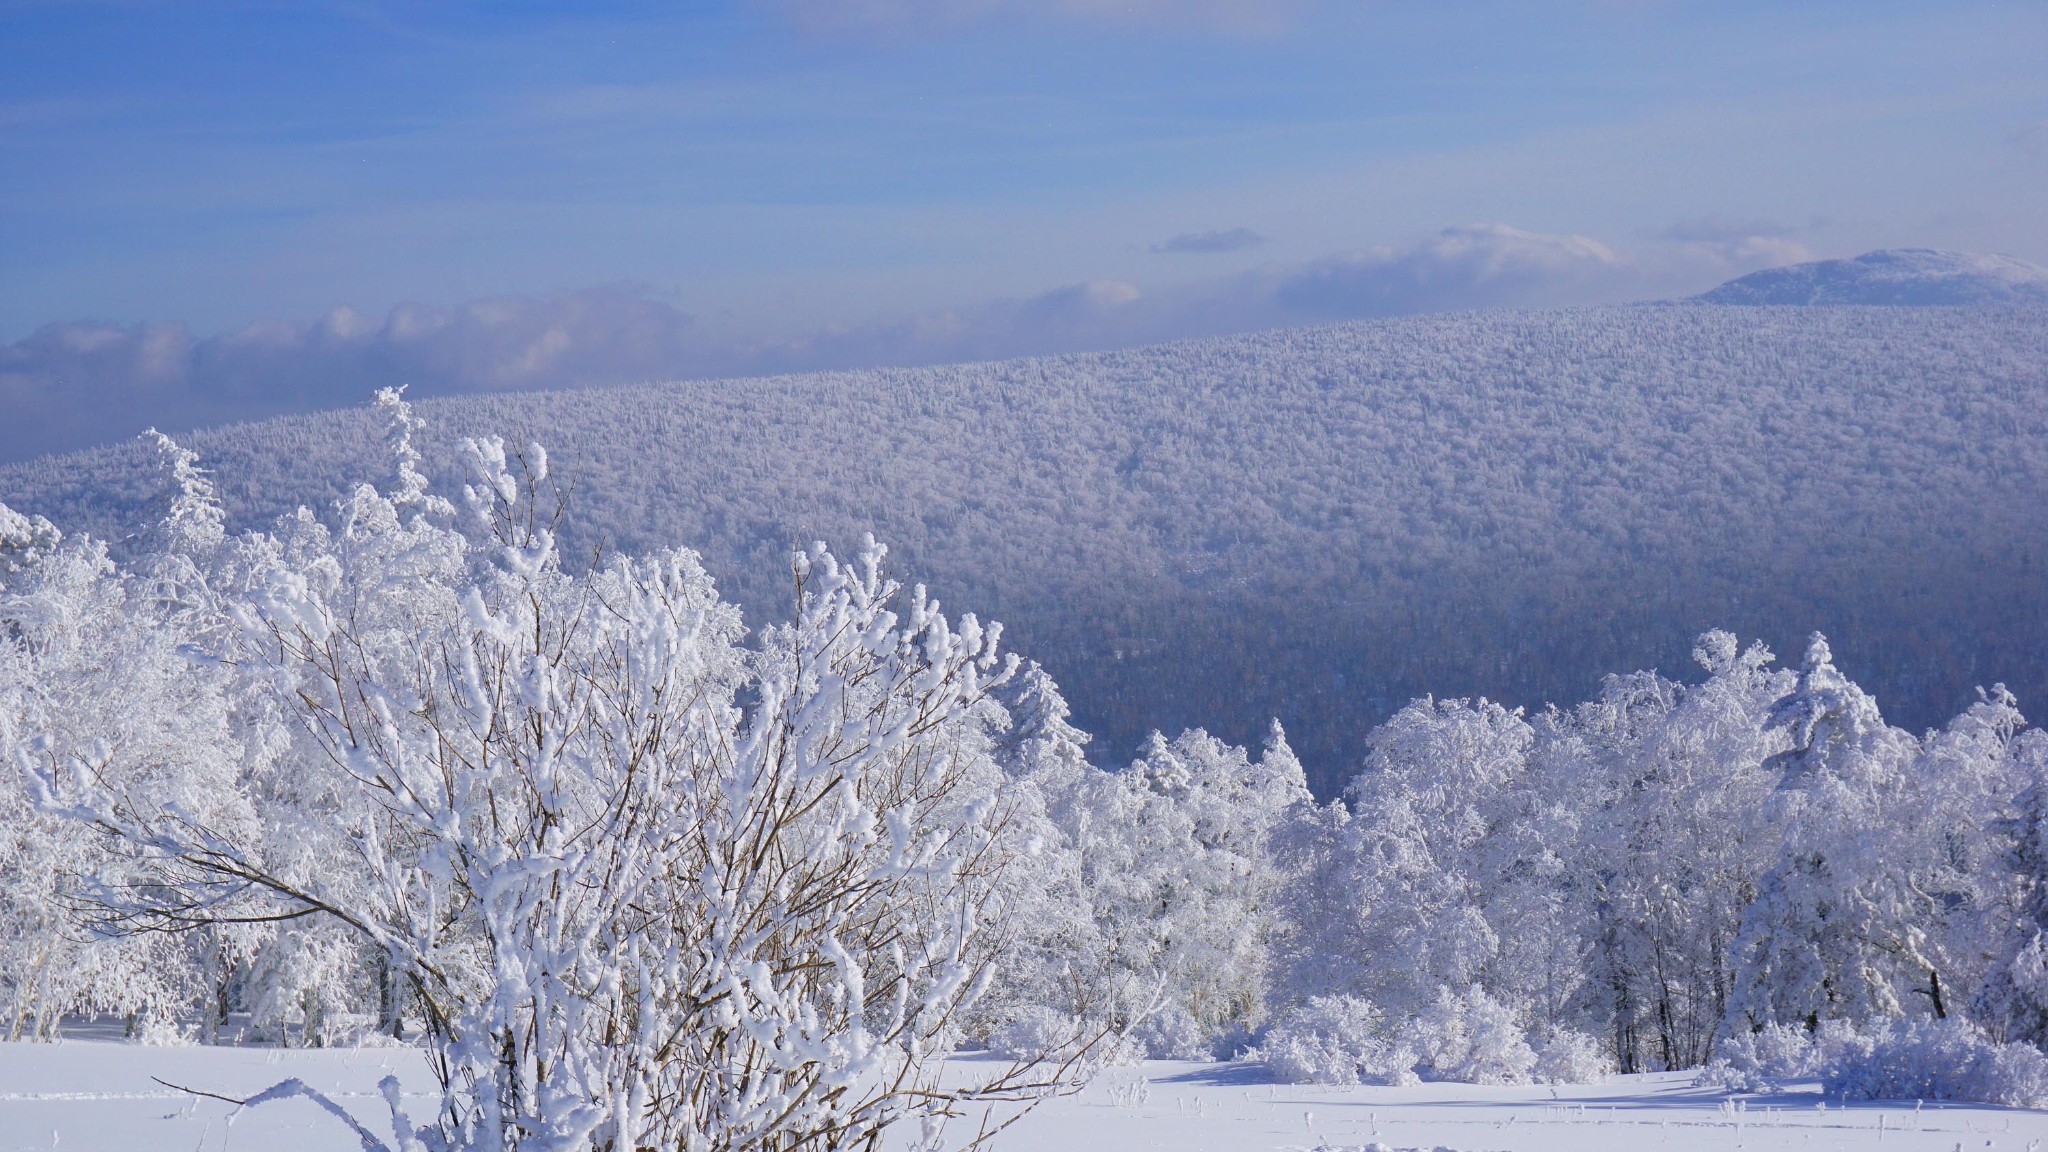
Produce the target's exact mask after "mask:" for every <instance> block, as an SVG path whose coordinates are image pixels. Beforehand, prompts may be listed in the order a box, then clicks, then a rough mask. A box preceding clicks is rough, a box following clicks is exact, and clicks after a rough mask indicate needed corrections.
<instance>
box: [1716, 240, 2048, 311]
mask: <svg viewBox="0 0 2048 1152" xmlns="http://www.w3.org/2000/svg"><path fill="white" fill-rule="evenodd" d="M1692 299H1693V300H1694V301H1695V302H1697V303H1701V304H1795V305H1798V304H1894V305H1933V304H2048V268H2043V267H2041V266H2040V265H2039V264H2030V263H2028V262H2027V261H2025V260H2019V259H2015V258H2014V257H2011V256H1990V255H1983V254H1980V253H1976V252H1945V251H1942V250H1940V249H1936V248H1882V249H1879V250H1878V251H1876V252H1865V253H1864V254H1863V255H1861V256H1858V257H1856V258H1854V259H1852V260H1816V261H1814V262H1813V263H1810V264H1790V265H1787V266H1785V267H1783V268H1767V269H1765V270H1764V271H1762V272H1752V273H1750V274H1749V275H1747V276H1744V277H1741V278H1739V279H1736V280H1730V281H1729V282H1728V283H1726V284H1723V285H1721V286H1720V287H1719V288H1716V289H1714V290H1713V291H1711V292H1703V293H1701V294H1700V295H1698V296H1695V297H1693V298H1692Z"/></svg>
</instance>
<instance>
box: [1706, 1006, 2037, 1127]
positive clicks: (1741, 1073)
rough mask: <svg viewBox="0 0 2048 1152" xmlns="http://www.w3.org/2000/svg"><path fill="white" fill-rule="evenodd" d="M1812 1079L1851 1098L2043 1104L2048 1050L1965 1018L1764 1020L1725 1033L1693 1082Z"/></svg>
mask: <svg viewBox="0 0 2048 1152" xmlns="http://www.w3.org/2000/svg"><path fill="white" fill-rule="evenodd" d="M1802 1079H1817V1080H1819V1081H1820V1084H1821V1089H1822V1091H1824V1092H1826V1093H1828V1094H1829V1095H1840V1096H1844V1097H1846V1098H1848V1099H1850V1100H1975V1101H1979V1102H1982V1103H1986V1104H2004V1105H2008V1106H2011V1107H2017V1108H2039V1107H2042V1106H2044V1105H2048V1056H2044V1055H2042V1054H2041V1052H2040V1050H2039V1049H2037V1048H2035V1047H2034V1046H2033V1045H2031V1044H2020V1043H2015V1044H2001V1043H1999V1042H1997V1041H1994V1040H1992V1039H1990V1038H1988V1037H1986V1036H1985V1035H1984V1032H1983V1030H1981V1029H1980V1028H1978V1027H1977V1026H1976V1025H1975V1024H1972V1023H1970V1022H1969V1021H1967V1020H1954V1019H1951V1020H1892V1021H1888V1022H1886V1023H1883V1024H1880V1025H1878V1026H1876V1027H1874V1028H1870V1029H1859V1028H1856V1027H1855V1026H1853V1025H1851V1024H1847V1023H1844V1022H1841V1021H1830V1022H1829V1023H1827V1024H1824V1025H1822V1026H1821V1028H1820V1030H1819V1031H1818V1032H1817V1033H1811V1034H1809V1033H1808V1032H1807V1031H1806V1030H1805V1029H1802V1028H1797V1027H1793V1026H1790V1025H1777V1024H1774V1025H1767V1026H1765V1027H1764V1028H1761V1029H1759V1030H1757V1031H1755V1032H1747V1033H1743V1034H1741V1035H1738V1036H1734V1037H1731V1038H1730V1039H1729V1040H1728V1042H1727V1043H1726V1044H1725V1045H1723V1047H1722V1054H1721V1058H1720V1059H1718V1060H1716V1061H1715V1062H1714V1063H1713V1065H1711V1066H1710V1067H1708V1068H1707V1069H1706V1070H1704V1071H1703V1072H1701V1074H1700V1076H1699V1079H1698V1083H1700V1084H1703V1085H1713V1086H1717V1087H1722V1088H1727V1089H1729V1090H1731V1091H1737V1092H1768V1091H1773V1090H1775V1089H1777V1088H1778V1087H1780V1086H1781V1085H1782V1084H1783V1083H1784V1082H1785V1081H1787V1080H1802Z"/></svg>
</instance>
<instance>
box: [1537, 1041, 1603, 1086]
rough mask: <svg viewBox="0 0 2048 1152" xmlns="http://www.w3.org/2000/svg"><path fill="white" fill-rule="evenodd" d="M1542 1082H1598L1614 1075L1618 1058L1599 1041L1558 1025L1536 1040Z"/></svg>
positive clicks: (1538, 1078)
mask: <svg viewBox="0 0 2048 1152" xmlns="http://www.w3.org/2000/svg"><path fill="white" fill-rule="evenodd" d="M1531 1046H1532V1047H1534V1048H1535V1050H1536V1070H1535V1076H1536V1082H1537V1083H1539V1084H1598V1083H1600V1082H1601V1081H1603V1080H1605V1079H1607V1078H1608V1077H1609V1076H1612V1075H1614V1058H1613V1057H1612V1056H1609V1055H1608V1054H1607V1047H1606V1045H1604V1044H1602V1043H1600V1041H1599V1040H1597V1039H1595V1038H1593V1037H1591V1036H1588V1035H1586V1034H1585V1033H1584V1032H1576V1031H1573V1030H1572V1029H1570V1028H1556V1029H1553V1030H1551V1031H1550V1032H1549V1033H1547V1034H1545V1035H1543V1036H1539V1037H1537V1038H1535V1039H1534V1040H1533V1041H1532V1045H1531Z"/></svg>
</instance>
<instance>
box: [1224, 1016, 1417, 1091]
mask: <svg viewBox="0 0 2048 1152" xmlns="http://www.w3.org/2000/svg"><path fill="white" fill-rule="evenodd" d="M1251 1055H1252V1057H1253V1058H1255V1059H1258V1060H1260V1061H1262V1062H1263V1063H1264V1064H1265V1065H1266V1068H1267V1069H1268V1070H1269V1071H1270V1072H1272V1074H1273V1075H1274V1076H1275V1077H1276V1078H1278V1079H1280V1080H1284V1081H1287V1082H1288V1083H1290V1084H1347V1085H1348V1084H1412V1083H1414V1082H1415V1053H1414V1051H1413V1050H1412V1049H1410V1048H1408V1047H1407V1046H1406V1045H1405V1044H1402V1043H1400V1042H1399V1041H1398V1040H1397V1039H1396V1038H1395V1037H1394V1036H1393V1035H1391V1030H1390V1029H1389V1028H1388V1027H1387V1022H1386V1017H1385V1015H1384V1014H1383V1013H1381V1012H1380V1010H1379V1009H1377V1008H1375V1007H1373V1006H1372V1004H1370V1003H1369V1002H1367V1001H1364V1000H1360V999H1358V998H1356V997H1352V996H1318V997H1315V998H1313V999H1311V1000H1309V1001H1307V1002H1305V1003H1303V1004H1299V1005H1296V1006H1295V1007H1294V1008H1292V1009H1289V1010H1288V1011H1287V1012H1286V1013H1285V1014H1283V1015H1282V1016H1281V1017H1280V1019H1279V1020H1277V1021H1275V1022H1274V1024H1273V1026H1272V1028H1271V1029H1270V1030H1268V1031H1267V1033H1266V1038H1265V1042H1264V1043H1263V1044H1262V1045H1260V1047H1259V1048H1258V1049H1257V1050H1256V1051H1255V1052H1254V1053H1252V1054H1251Z"/></svg>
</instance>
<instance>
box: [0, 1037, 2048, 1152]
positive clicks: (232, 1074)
mask: <svg viewBox="0 0 2048 1152" xmlns="http://www.w3.org/2000/svg"><path fill="white" fill-rule="evenodd" d="M977 1062H978V1061H977V1060H976V1059H975V1058H973V1057H969V1058H964V1059H962V1060H960V1061H957V1063H959V1064H961V1065H963V1068H962V1071H963V1072H970V1071H971V1070H972V1069H971V1066H972V1065H974V1064H975V1063H977ZM392 1074H395V1075H397V1076H398V1077H399V1079H400V1081H401V1082H402V1083H403V1084H404V1085H405V1086H406V1095H407V1098H408V1099H410V1100H416V1101H418V1103H419V1104H420V1105H421V1106H422V1107H431V1106H432V1100H433V1093H432V1083H431V1079H430V1077H429V1076H428V1073H427V1069H426V1064H425V1062H424V1060H423V1059H422V1058H421V1054H420V1053H419V1052H418V1051H416V1050H413V1049H407V1048H364V1049H328V1050H303V1049H299V1050H283V1049H275V1048H270V1049H265V1048H196V1047H195V1048H154V1047H143V1046H138V1045H131V1044H118V1043H109V1042H105V1041H81V1040H68V1041H64V1042H62V1043H58V1044H7V1043H0V1152H30V1150H35V1152H44V1150H50V1149H58V1150H62V1152H77V1150H85V1152H159V1150H168V1149H178V1150H186V1149H189V1150H191V1152H353V1149H355V1148H356V1147H357V1146H356V1144H355V1142H354V1140H353V1139H352V1138H351V1137H350V1136H349V1134H348V1133H347V1132H346V1131H345V1130H343V1128H342V1126H341V1125H340V1124H338V1123H337V1122H335V1121H334V1120H333V1119H331V1118H330V1117H328V1116H325V1115H323V1114H321V1113H320V1112H319V1111H318V1110H317V1109H315V1108H314V1106H313V1105H311V1104H309V1103H307V1102H305V1101H301V1100H293V1101H286V1102H283V1103H279V1104H270V1105H265V1106H263V1107H260V1108H255V1109H249V1110H245V1111H241V1112H240V1113H239V1114H237V1113H236V1110H235V1109H234V1108H233V1107H232V1106H231V1105H228V1104H226V1103H223V1102H220V1101H217V1100H209V1099H203V1098H200V1097H195V1096H191V1095H189V1094H187V1093H183V1092H180V1091H178V1090H176V1089H174V1088H171V1087H167V1086H166V1085H164V1084H162V1083H158V1082H157V1080H156V1079H153V1078H161V1079H163V1080H166V1081H170V1082H171V1083H173V1084H182V1085H185V1086H187V1087H191V1088H196V1089H200V1090H203V1091H212V1092H220V1093H222V1094H224V1095H244V1094H249V1093H254V1092H256V1091H259V1090H261V1089H263V1088H266V1087H268V1086H270V1085H271V1084H273V1083H276V1082H277V1081H279V1080H283V1079H285V1078H287V1077H293V1076H296V1077H299V1078H301V1079H304V1080H305V1081H306V1082H307V1083H309V1084H311V1085H312V1086H314V1087H315V1088H318V1089H320V1090H322V1091H324V1092H328V1093H329V1094H330V1095H332V1096H334V1097H335V1098H336V1099H337V1100H339V1101H340V1102H341V1103H343V1104H344V1105H345V1106H347V1107H349V1108H350V1110H351V1111H353V1112H355V1113H356V1115H358V1116H359V1117H361V1118H363V1119H364V1120H365V1121H367V1122H372V1123H373V1126H375V1125H374V1122H375V1121H376V1120H377V1119H378V1118H379V1116H380V1114H381V1112H382V1106H381V1102H380V1101H379V1100H378V1099H377V1098H376V1094H375V1087H376V1083H377V1081H378V1080H380V1079H381V1078H383V1077H384V1076H386V1075H392ZM1823 1103H1824V1102H1823V1101H1822V1100H1821V1098H1820V1096H1819V1094H1818V1093H1817V1092H1812V1091H1808V1092H1787V1093H1783V1094H1779V1095H1774V1096H1746V1097H1745V1096H1733V1097H1731V1096H1729V1095H1727V1094H1725V1093H1721V1092H1718V1091H1714V1090H1710V1089H1702V1088H1694V1087H1693V1086H1692V1076H1691V1075H1690V1074H1689V1073H1654V1074H1645V1075H1639V1076H1622V1077H1617V1078H1615V1079H1614V1080H1613V1081H1610V1082H1609V1083H1606V1084H1596V1085H1584V1086H1576V1087H1558V1088H1555V1089H1552V1088H1549V1087H1540V1086H1533V1087H1532V1086H1522V1087H1482V1086H1476V1085H1469V1084H1419V1085H1415V1086H1412V1087H1406V1088H1381V1087H1351V1088H1329V1087H1318V1086H1313V1085H1297V1084H1274V1083H1270V1082H1268V1081H1267V1080H1266V1079H1265V1077H1264V1076H1263V1075H1262V1074H1261V1073H1260V1071H1259V1070H1258V1069H1257V1068H1256V1067H1252V1066H1243V1065H1231V1064H1204V1063H1189V1062H1174V1061H1150V1062H1147V1063H1146V1064H1144V1065H1142V1066H1140V1067H1135V1068H1113V1069H1110V1070H1108V1071H1106V1072H1104V1073H1103V1074H1102V1075H1101V1076H1099V1077H1098V1078H1097V1079H1096V1080H1095V1082H1094V1083H1093V1084H1091V1085H1090V1086H1089V1087H1088V1088H1087V1089H1086V1090H1085V1091H1083V1092H1082V1093H1081V1094H1079V1095H1078V1096H1073V1097H1067V1098H1063V1099H1056V1100H1052V1101H1048V1102H1047V1103H1045V1104H1044V1105H1042V1106H1040V1107H1039V1108H1038V1109H1037V1110H1036V1111H1034V1112H1032V1113H1030V1114H1029V1115H1027V1116H1025V1117H1024V1118H1023V1119H1021V1120H1019V1121H1018V1122H1017V1123H1016V1124H1015V1125H1014V1126H1012V1127H1011V1128H1010V1129H1009V1130H1008V1131H1006V1132H1004V1133H1002V1134H1001V1135H1000V1136H998V1137H997V1138H996V1141H995V1143H994V1145H993V1147H994V1149H995V1152H1126V1150H1131V1152H1136V1150H1140V1149H1154V1148H1157V1149H1172V1150H1175V1152H1267V1150H1271V1152H1311V1150H1315V1152H1362V1150H1364V1149H1368V1148H1371V1147H1372V1146H1373V1145H1374V1144H1376V1143H1377V1144H1379V1145H1382V1146H1383V1147H1385V1148H1388V1149H1394V1150H1405V1149H1411V1148H1421V1149H1438V1148H1445V1149H1452V1150H1455V1152H1623V1150H1630V1149H1640V1148H1656V1149H1672V1150H1673V1152H1687V1150H1693V1149H1702V1150H1704V1149H1716V1150H1718V1149H1737V1148H1740V1149H1751V1150H1756V1152H1776V1150H1786V1152H1790V1150H1794V1149H1796V1150H1800V1152H1807V1150H1813V1152H1822V1150H1826V1149H1875V1148H1882V1149H1885V1150H1887V1152H1889V1150H1894V1149H1896V1150H1898V1152H1917V1150H1926V1152H1950V1150H1951V1149H1956V1148H1962V1149H1970V1150H1975V1149H2011V1150H2013V1152H2027V1150H2035V1149H2039V1148H2042V1147H2044V1146H2048V1113H2044V1112H2034V1111H2025V1110H2018V1109H2007V1108H1995V1107H1990V1106H1981V1105H1935V1104H1925V1105H1922V1106H1920V1107H1918V1108H1916V1107H1915V1106H1914V1104H1913V1102H1911V1101H1903V1102H1901V1101H1888V1102H1870V1103H1851V1104H1849V1105H1847V1106H1842V1105H1838V1104H1835V1103H1832V1102H1825V1107H1823V1106H1822V1105H1823ZM969 1127H970V1125H966V1124H963V1126H962V1128H961V1129H958V1130H957V1131H958V1133H959V1135H961V1136H962V1137H964V1136H966V1135H967V1130H968V1128H969ZM906 1135H908V1134H907V1133H906Z"/></svg>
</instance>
